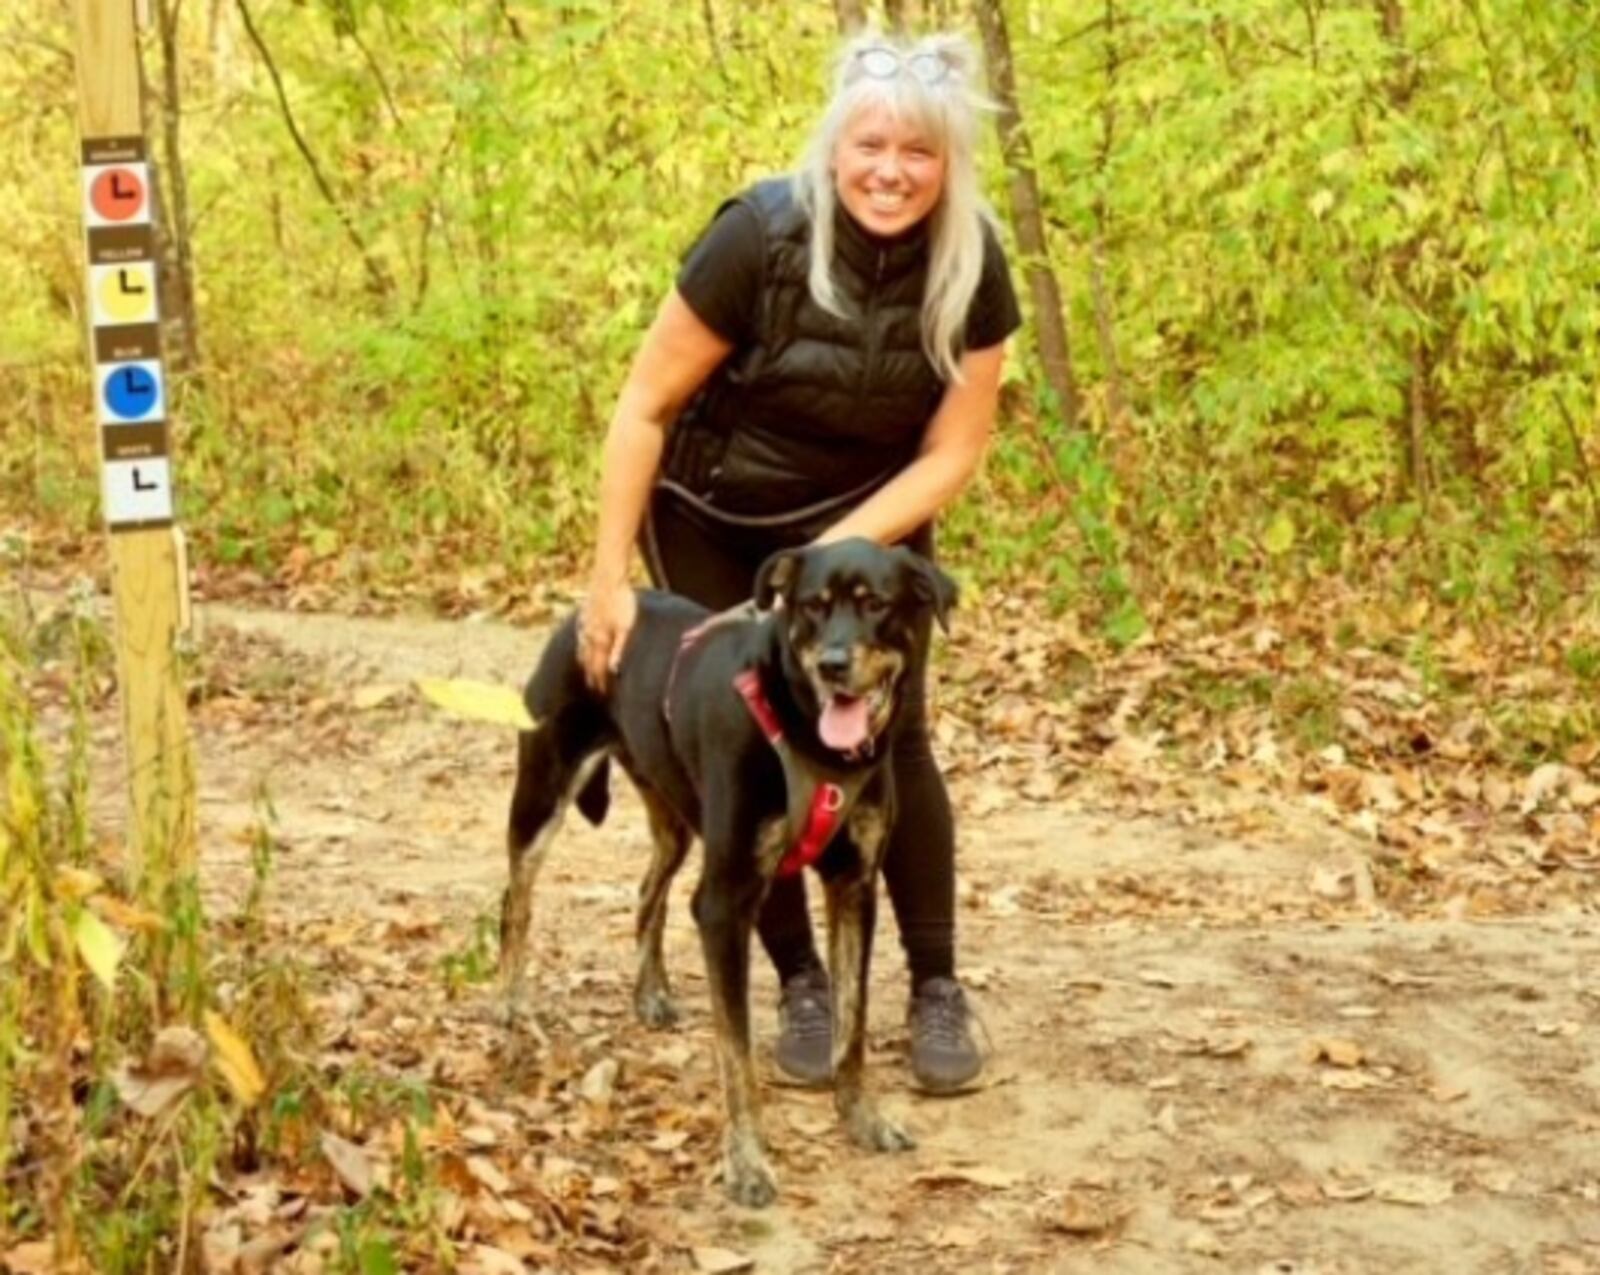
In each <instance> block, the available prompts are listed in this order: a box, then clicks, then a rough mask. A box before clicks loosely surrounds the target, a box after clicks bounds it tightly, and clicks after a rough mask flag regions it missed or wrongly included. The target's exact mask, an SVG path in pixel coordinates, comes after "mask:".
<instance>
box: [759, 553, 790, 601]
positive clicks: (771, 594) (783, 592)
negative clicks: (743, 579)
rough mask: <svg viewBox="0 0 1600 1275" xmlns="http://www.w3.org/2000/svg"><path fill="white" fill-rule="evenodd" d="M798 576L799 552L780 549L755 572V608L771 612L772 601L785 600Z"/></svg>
mask: <svg viewBox="0 0 1600 1275" xmlns="http://www.w3.org/2000/svg"><path fill="white" fill-rule="evenodd" d="M799 575H800V550H798V549H780V550H778V552H777V553H775V554H773V555H772V556H771V557H770V558H768V559H767V560H766V561H765V562H763V563H762V564H761V570H759V571H757V572H756V594H755V597H756V607H757V609H758V610H761V611H770V610H772V603H773V601H774V599H777V598H785V599H787V598H788V596H789V593H790V591H791V590H792V589H793V588H794V582H795V580H796V579H798V578H799Z"/></svg>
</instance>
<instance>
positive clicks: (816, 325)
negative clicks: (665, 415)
mask: <svg viewBox="0 0 1600 1275" xmlns="http://www.w3.org/2000/svg"><path fill="white" fill-rule="evenodd" d="M730 202H739V203H743V204H744V205H745V206H746V207H748V208H751V209H753V210H754V211H755V213H756V214H757V216H758V218H759V220H760V223H761V228H762V234H763V237H764V246H765V252H764V263H765V272H766V273H765V278H764V280H763V283H762V288H761V298H760V304H759V308H758V317H757V319H756V333H755V337H754V339H753V340H752V341H751V342H750V343H749V344H747V345H743V346H740V347H738V348H736V349H735V350H734V351H733V353H732V354H730V355H729V356H728V358H727V360H726V361H725V362H724V363H723V364H722V366H721V367H719V368H718V369H717V370H716V372H714V373H713V374H712V376H711V377H710V379H709V380H708V381H707V382H706V384H705V385H704V386H703V387H702V388H701V390H700V391H699V393H698V394H696V396H695V397H694V399H693V400H691V402H690V403H689V405H688V407H686V408H685V409H684V412H683V414H682V415H681V416H680V418H679V419H678V421H677V422H676V423H675V424H674V425H673V427H672V429H671V431H670V432H669V434H668V443H667V456H666V462H665V464H664V466H663V475H662V476H663V478H664V479H666V480H667V482H668V484H669V485H671V486H676V487H678V488H681V489H682V490H684V491H686V492H688V493H690V494H691V495H693V496H694V497H696V498H698V500H699V501H701V502H704V503H705V504H707V505H710V506H711V507H712V508H713V509H716V510H719V511H721V512H724V513H729V514H735V515H762V516H768V517H771V516H777V515H787V514H799V513H801V512H803V511H808V510H815V509H816V508H818V507H819V506H820V507H823V508H827V507H829V506H832V505H838V506H839V507H841V508H843V507H848V506H851V505H854V504H856V503H859V501H860V500H861V499H862V498H864V497H865V496H866V495H867V494H868V493H869V492H870V491H871V490H872V489H873V488H874V487H876V486H878V485H880V484H881V483H883V482H884V481H886V480H887V479H888V478H889V477H890V476H892V475H893V474H894V473H896V472H897V471H898V470H900V469H902V468H904V467H905V466H906V464H908V463H909V462H910V461H911V459H912V458H913V457H914V456H915V455H916V452H917V447H918V444H919V443H920V442H921V440H922V434H923V431H924V429H926V427H927V424H928V421H929V420H930V418H931V417H932V416H933V413H934V409H935V408H936V407H937V406H938V404H939V400H940V397H941V396H942V395H943V393H944V383H943V382H942V381H941V380H940V378H939V375H938V372H937V371H936V370H935V369H934V367H933V365H932V364H931V363H930V362H929V361H928V358H927V356H926V355H925V354H924V353H923V350H922V292H923V285H924V282H925V280H926V278H927V266H928V242H927V234H926V228H925V226H919V227H918V228H916V229H914V230H912V231H910V232H908V233H907V234H906V235H905V236H901V237H900V238H897V239H894V240H880V239H876V238H874V237H872V236H871V235H868V234H867V233H866V232H865V231H863V230H862V229H861V228H860V227H859V226H858V225H856V223H855V222H854V221H853V220H851V218H850V217H849V216H848V215H847V214H846V213H845V212H844V211H843V210H842V209H840V210H839V211H838V213H837V217H836V223H835V224H836V234H835V245H836V246H835V252H834V280H835V283H836V285H837V287H838V290H839V295H840V298H841V300H842V301H843V302H844V308H845V310H846V313H847V315H848V316H849V317H847V318H844V319H840V318H837V317H836V316H834V315H831V314H829V313H828V312H827V311H825V310H823V309H822V308H821V307H820V306H818V305H817V304H816V302H815V301H813V300H812V298H811V293H810V290H809V289H808V288H807V286H806V271H807V267H808V263H809V261H810V257H811V251H810V243H809V225H808V221H807V218H806V215H805V213H804V212H803V211H802V210H801V209H800V208H799V207H797V206H796V204H795V201H794V197H793V194H792V192H791V190H790V185H789V181H788V179H787V178H778V179H774V180H770V181H764V182H760V183H758V184H757V185H755V186H753V187H751V188H750V189H749V190H747V191H745V192H744V193H743V194H742V195H739V196H737V198H736V200H735V201H730ZM719 211H720V210H719Z"/></svg>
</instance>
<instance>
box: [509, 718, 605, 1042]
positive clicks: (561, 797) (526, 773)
mask: <svg viewBox="0 0 1600 1275" xmlns="http://www.w3.org/2000/svg"><path fill="white" fill-rule="evenodd" d="M571 727H572V723H571V722H563V721H562V720H561V719H560V718H559V717H558V718H557V719H556V720H553V721H551V722H548V723H544V724H541V725H540V726H539V727H538V728H536V729H535V730H532V731H524V732H523V733H522V734H521V735H520V736H519V738H518V743H517V785H516V790H515V792H514V793H513V794H512V798H511V817H510V821H509V826H508V828H507V832H506V851H507V855H508V857H509V858H510V861H511V879H510V881H509V882H508V883H507V885H506V890H505V895H504V896H503V898H502V899H501V904H500V981H501V986H502V988H503V990H504V994H505V1013H506V1021H507V1023H508V1024H512V1023H514V1022H515V1021H516V1018H517V1014H518V1011H519V1010H520V1008H521V1005H522V996H523V984H524V974H525V969H526V965H527V951H528V927H529V925H530V923H531V921H532V918H533V886H534V882H535V881H536V880H537V879H538V876H539V869H540V868H541V867H543V866H544V860H545V856H546V855H547V854H548V853H549V851H550V843H551V842H552V841H554V840H555V837H556V834H557V833H558V832H559V831H560V829H561V823H562V820H563V818H564V817H565V815H566V811H567V807H568V806H569V805H570V804H571V802H572V799H573V798H574V796H576V794H577V793H578V792H579V791H580V790H581V789H582V788H583V786H584V784H585V783H586V782H588V780H589V777H590V775H591V774H592V773H593V771H594V768H595V767H596V766H598V765H599V764H600V763H601V762H602V761H603V760H604V759H605V756H606V754H605V753H604V752H603V751H601V741H600V740H599V739H598V738H597V737H590V738H587V739H580V738H578V737H576V736H575V734H574V732H573V730H572V729H571Z"/></svg>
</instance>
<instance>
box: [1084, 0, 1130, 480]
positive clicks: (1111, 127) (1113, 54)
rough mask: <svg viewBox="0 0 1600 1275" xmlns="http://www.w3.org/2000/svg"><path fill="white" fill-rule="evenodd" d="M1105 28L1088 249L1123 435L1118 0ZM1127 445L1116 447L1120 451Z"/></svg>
mask: <svg viewBox="0 0 1600 1275" xmlns="http://www.w3.org/2000/svg"><path fill="white" fill-rule="evenodd" d="M1104 30H1105V38H1106V45H1105V47H1106V65H1105V72H1106V85H1105V97H1104V99H1103V100H1102V101H1101V104H1100V148H1099V154H1098V155H1097V157H1096V168H1097V171H1098V176H1099V185H1098V189H1097V191H1096V193H1095V197H1094V226H1095V231H1094V244H1093V245H1092V246H1091V248H1090V250H1089V287H1090V291H1091V293H1092V294H1093V297H1094V326H1095V336H1096V338H1097V340H1098V342H1099V346H1100V361H1101V362H1102V363H1103V364H1104V365H1105V369H1106V423H1107V426H1108V428H1109V431H1110V432H1112V433H1114V434H1117V435H1119V436H1120V435H1121V433H1122V432H1123V430H1124V429H1125V427H1126V425H1127V418H1128V396H1127V394H1126V392H1125V391H1124V387H1123V381H1122V360H1121V359H1120V358H1118V357H1117V337H1116V317H1115V315H1114V314H1113V312H1112V305H1111V294H1110V291H1109V290H1108V289H1107V288H1106V278H1105V259H1106V240H1107V238H1108V237H1109V236H1110V233H1111V210H1110V208H1109V207H1107V205H1106V194H1105V192H1106V188H1107V186H1108V185H1109V184H1110V182H1109V177H1108V174H1107V169H1108V168H1109V167H1110V164H1111V151H1112V148H1113V147H1114V146H1115V144H1116V136H1117V105H1116V88H1117V72H1118V70H1119V69H1120V66H1121V51H1120V50H1119V48H1118V46H1117V6H1116V0H1106V3H1105V20H1104ZM1123 450H1124V448H1122V447H1119V448H1118V449H1117V451H1118V454H1119V455H1120V454H1121V453H1122V451H1123Z"/></svg>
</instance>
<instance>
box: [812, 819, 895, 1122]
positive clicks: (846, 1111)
mask: <svg viewBox="0 0 1600 1275" xmlns="http://www.w3.org/2000/svg"><path fill="white" fill-rule="evenodd" d="M886 825H887V818H886V816H885V815H884V813H883V812H882V811H881V810H879V809H876V808H866V809H863V808H861V807H858V808H857V809H856V810H855V812H853V813H852V815H851V817H850V823H849V832H850V839H851V841H852V842H853V843H854V845H855V847H856V850H857V857H856V861H855V862H854V863H853V864H851V865H850V866H849V867H846V868H844V869H843V870H842V871H840V872H839V874H838V875H837V876H834V877H832V878H831V879H830V880H829V881H828V883H827V898H828V965H829V967H830V982H831V983H832V985H833V1042H834V1043H833V1101H834V1105H835V1107H836V1108H837V1109H838V1112H839V1116H840V1118H841V1119H842V1120H843V1121H844V1126H845V1130H846V1132H848V1133H849V1135H850V1138H851V1140H852V1141H853V1142H855V1144H856V1145H857V1146H861V1147H865V1148H866V1149H867V1150H869V1151H906V1150H909V1149H910V1148H911V1147H914V1146H915V1145H916V1143H915V1142H914V1141H913V1140H912V1138H911V1135H910V1134H908V1133H907V1132H906V1131H905V1130H904V1129H902V1128H901V1127H900V1126H899V1125H898V1124H896V1123H895V1122H894V1121H892V1120H890V1119H888V1117H886V1116H884V1115H883V1114H882V1113H881V1112H880V1111H879V1110H878V1107H877V1104H876V1103H874V1102H873V1101H872V1099H871V1097H870V1096H868V1094H867V1092H866V1084H865V1076H864V1073H865V1070H866V1052H867V975H868V971H869V969H870V967H871V964H872V933H873V928H874V926H875V924H876V920H877V911H878V898H877V879H878V860H879V857H880V855H881V854H882V849H883V839H884V835H885V831H886Z"/></svg>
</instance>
